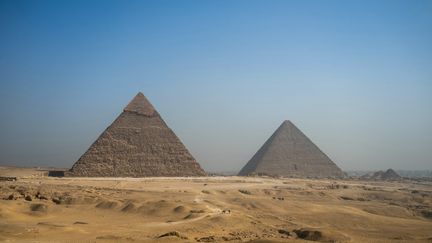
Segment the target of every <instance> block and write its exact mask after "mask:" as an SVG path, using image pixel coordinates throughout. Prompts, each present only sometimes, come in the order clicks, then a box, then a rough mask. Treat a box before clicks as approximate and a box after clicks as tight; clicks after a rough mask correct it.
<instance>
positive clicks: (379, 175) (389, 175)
mask: <svg viewBox="0 0 432 243" xmlns="http://www.w3.org/2000/svg"><path fill="white" fill-rule="evenodd" d="M360 179H363V180H377V181H397V180H401V179H402V177H401V176H400V175H399V174H398V173H396V171H394V170H393V169H388V170H387V171H385V172H384V171H382V170H380V171H377V172H374V173H370V174H366V175H364V176H362V177H360Z"/></svg>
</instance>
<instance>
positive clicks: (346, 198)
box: [340, 196, 354, 201]
mask: <svg viewBox="0 0 432 243" xmlns="http://www.w3.org/2000/svg"><path fill="white" fill-rule="evenodd" d="M340 199H342V200H347V201H352V200H354V198H351V197H346V196H341V197H340Z"/></svg>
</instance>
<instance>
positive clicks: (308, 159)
mask: <svg viewBox="0 0 432 243" xmlns="http://www.w3.org/2000/svg"><path fill="white" fill-rule="evenodd" d="M253 173H256V174H268V175H279V176H295V177H319V178H322V177H341V176H343V172H342V171H341V170H340V169H339V167H337V165H336V164H335V163H333V161H331V160H330V158H329V157H327V155H325V154H324V153H323V152H322V151H321V150H320V149H319V148H318V147H317V146H316V145H315V144H314V143H313V142H312V141H311V140H310V139H309V138H307V137H306V136H305V135H304V134H303V133H302V132H301V131H300V130H299V129H298V128H297V127H295V126H294V125H293V124H292V123H290V122H284V123H283V124H282V125H281V126H280V127H279V128H278V129H277V130H276V132H275V133H274V134H273V135H272V136H271V137H270V138H269V139H268V140H267V142H266V143H265V144H264V145H263V146H262V147H261V149H260V150H259V151H258V152H257V153H256V154H255V155H254V157H252V159H251V160H250V161H249V162H248V164H247V165H246V166H245V167H244V169H242V170H241V172H240V173H239V175H249V174H253Z"/></svg>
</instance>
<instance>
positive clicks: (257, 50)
mask: <svg viewBox="0 0 432 243" xmlns="http://www.w3.org/2000/svg"><path fill="white" fill-rule="evenodd" d="M431 43H432V2H431V1H264V0H262V1H246V0H244V1H198V0H197V1H174V0H172V1H5V0H0V114H1V119H0V164H15V165H43V166H47V165H50V166H63V167H70V166H71V165H72V164H73V163H74V162H75V161H76V160H77V159H78V158H79V156H80V155H81V154H82V153H83V152H85V150H86V149H87V148H88V146H89V145H90V144H91V143H92V142H93V141H94V140H95V139H96V138H97V137H98V135H99V134H100V133H101V132H102V131H103V130H104V129H105V128H106V127H107V126H108V125H109V124H110V123H111V122H112V121H113V120H114V119H115V117H116V116H117V115H119V113H120V112H121V111H122V109H123V107H124V106H125V105H126V104H127V103H128V102H129V100H130V99H131V98H132V97H133V96H134V95H135V94H136V93H137V92H138V91H142V92H143V93H144V94H145V95H146V96H147V97H148V98H149V99H150V100H151V102H152V103H153V105H154V106H155V107H156V108H157V109H158V111H159V113H161V115H162V116H163V118H164V119H165V121H166V122H167V123H168V124H169V126H170V127H171V128H172V129H173V130H174V131H175V132H176V133H177V135H178V136H179V137H180V138H181V140H182V141H183V142H184V143H185V145H186V146H187V147H188V149H189V150H190V151H191V152H192V154H193V155H194V156H195V157H196V159H197V160H198V161H199V162H200V163H201V165H202V166H203V167H204V168H205V169H207V170H210V171H230V170H238V169H240V168H241V167H242V166H243V165H244V164H245V163H246V162H247V161H248V160H249V159H250V158H251V157H252V155H253V154H254V153H255V152H256V151H257V150H258V148H259V147H260V146H261V145H262V144H263V143H264V142H265V140H266V139H267V138H268V137H269V136H270V135H271V133H272V132H273V131H274V130H275V129H276V128H277V127H278V126H279V125H280V123H282V121H283V120H291V121H292V122H294V123H295V124H296V125H297V126H298V127H299V128H300V129H301V130H302V131H303V132H304V133H305V134H306V135H308V136H309V137H310V138H311V139H312V140H313V141H314V142H315V143H316V144H317V145H318V146H319V147H320V148H321V149H322V150H323V151H324V152H326V153H327V154H328V155H329V156H330V157H331V158H332V159H333V160H334V161H335V162H336V163H337V164H338V165H339V166H340V167H341V168H342V169H344V170H352V169H365V170H367V169H371V170H375V169H386V168H389V167H391V168H395V169H432V126H431V124H432V108H431V107H432V44H431Z"/></svg>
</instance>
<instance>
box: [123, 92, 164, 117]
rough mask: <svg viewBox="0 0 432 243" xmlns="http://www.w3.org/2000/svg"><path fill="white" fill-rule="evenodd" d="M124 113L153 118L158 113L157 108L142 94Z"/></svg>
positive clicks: (135, 98)
mask: <svg viewBox="0 0 432 243" xmlns="http://www.w3.org/2000/svg"><path fill="white" fill-rule="evenodd" d="M123 111H125V112H134V113H137V114H140V115H145V116H153V115H154V114H155V113H156V110H155V108H154V107H153V105H152V104H151V103H150V101H149V100H148V99H147V98H146V97H145V95H144V94H143V93H142V92H138V94H136V95H135V97H134V98H133V99H132V100H131V101H130V102H129V104H128V105H127V106H126V107H125V108H124V110H123Z"/></svg>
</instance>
